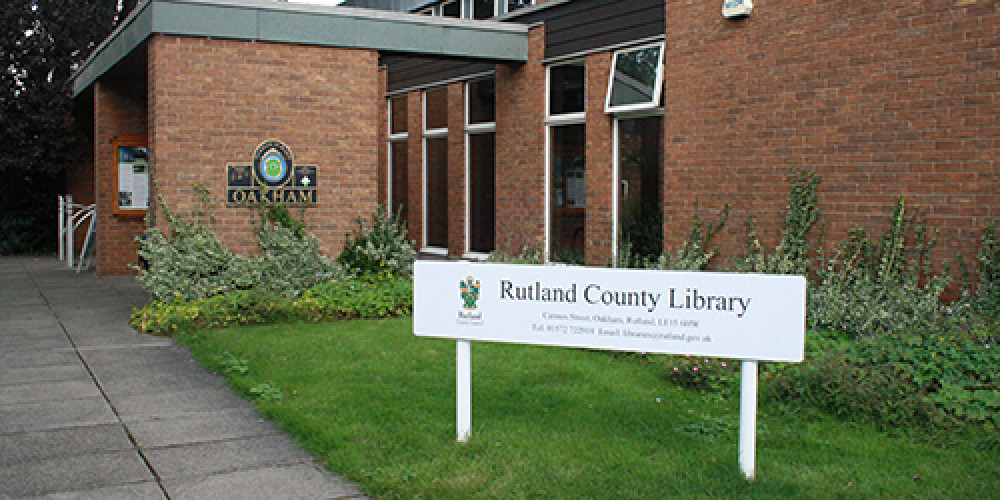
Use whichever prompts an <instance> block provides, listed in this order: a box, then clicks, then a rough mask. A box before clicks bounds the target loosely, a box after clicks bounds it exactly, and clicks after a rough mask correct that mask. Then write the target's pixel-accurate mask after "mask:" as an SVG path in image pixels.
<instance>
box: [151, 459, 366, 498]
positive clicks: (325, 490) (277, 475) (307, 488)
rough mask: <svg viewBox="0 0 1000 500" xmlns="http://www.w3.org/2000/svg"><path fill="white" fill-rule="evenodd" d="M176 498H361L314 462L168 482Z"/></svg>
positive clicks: (168, 489) (166, 486)
mask: <svg viewBox="0 0 1000 500" xmlns="http://www.w3.org/2000/svg"><path fill="white" fill-rule="evenodd" d="M164 487H165V488H166V489H167V491H169V492H170V498H171V499H173V500H230V499H231V500H244V499H247V498H267V499H269V500H299V499H301V500H306V499H308V500H313V499H320V498H322V499H344V500H347V499H361V498H367V497H366V496H364V493H362V492H361V490H359V489H358V488H357V487H356V486H354V485H352V484H350V483H348V482H346V481H344V480H341V479H337V478H331V477H330V474H329V473H328V472H326V471H324V470H322V469H321V468H319V467H318V466H316V465H313V464H297V465H289V466H279V467H266V468H261V469H253V470H242V471H236V472H230V473H226V474H215V475H211V476H202V477H196V478H188V479H176V480H166V481H164Z"/></svg>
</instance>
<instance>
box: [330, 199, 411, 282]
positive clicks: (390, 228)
mask: <svg viewBox="0 0 1000 500" xmlns="http://www.w3.org/2000/svg"><path fill="white" fill-rule="evenodd" d="M357 223H358V229H357V231H356V232H355V233H354V234H348V235H347V243H345V244H344V250H343V252H341V254H340V257H338V258H337V262H339V263H340V264H341V265H343V266H344V267H346V268H348V269H349V270H351V271H353V272H354V273H356V274H380V273H382V272H385V271H388V272H389V273H391V274H393V275H396V276H410V275H411V274H412V273H413V261H414V260H416V258H417V253H416V251H414V250H413V246H412V245H411V244H410V242H409V241H407V240H406V223H405V222H403V221H402V220H401V219H400V216H399V213H398V212H396V213H391V214H388V215H386V210H385V208H383V207H379V208H378V209H376V210H375V213H374V214H372V216H371V221H370V223H369V224H368V227H365V223H364V220H362V218H361V217H358V218H357Z"/></svg>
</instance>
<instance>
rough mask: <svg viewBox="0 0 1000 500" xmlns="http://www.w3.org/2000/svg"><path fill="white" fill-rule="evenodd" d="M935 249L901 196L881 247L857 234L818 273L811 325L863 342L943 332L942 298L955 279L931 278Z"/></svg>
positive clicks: (861, 232)
mask: <svg viewBox="0 0 1000 500" xmlns="http://www.w3.org/2000/svg"><path fill="white" fill-rule="evenodd" d="M914 224H915V225H914ZM933 245H934V240H933V239H928V236H927V227H926V226H925V225H924V223H923V221H922V217H919V216H918V217H913V216H911V215H910V214H908V213H907V211H906V204H905V203H904V201H903V198H902V197H900V198H899V200H898V201H897V203H896V207H895V209H894V210H893V213H892V216H891V217H890V221H889V227H888V228H887V229H886V231H885V233H884V234H883V236H882V239H881V242H880V243H879V244H878V245H876V244H874V243H872V242H871V240H869V239H868V237H867V235H866V234H865V232H864V230H863V229H860V228H859V229H856V230H854V231H853V232H851V234H849V235H848V238H847V239H846V240H845V242H844V244H843V248H842V249H841V250H840V251H839V252H838V254H837V255H836V256H835V257H834V258H833V259H831V260H830V262H829V263H828V265H827V267H826V269H825V270H823V271H821V272H819V273H818V275H819V283H817V284H815V285H814V286H811V287H810V288H809V300H808V316H809V324H810V325H811V326H812V327H814V328H834V329H837V330H841V331H844V332H849V333H851V334H853V335H856V336H859V337H863V336H873V335H880V334H885V333H892V332H901V331H906V330H912V329H933V328H940V327H942V326H943V325H944V323H945V322H944V319H945V318H944V312H945V306H944V305H942V302H941V296H942V294H943V293H944V291H945V289H946V288H947V287H948V284H949V283H950V281H951V278H950V277H949V276H948V275H947V274H938V275H933V274H931V271H930V265H929V256H930V250H931V248H932V247H933Z"/></svg>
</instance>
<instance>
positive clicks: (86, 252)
mask: <svg viewBox="0 0 1000 500" xmlns="http://www.w3.org/2000/svg"><path fill="white" fill-rule="evenodd" d="M96 212H97V206H96V205H95V204H93V203H91V204H90V205H82V204H80V203H74V202H73V195H71V194H68V195H65V196H63V195H59V235H58V240H59V260H65V261H66V266H67V267H69V268H71V269H72V268H73V263H74V258H73V252H74V248H75V247H76V245H75V242H76V230H77V229H79V228H80V226H81V225H83V223H84V222H87V221H88V219H89V222H90V223H89V225H88V226H87V236H86V237H85V238H84V240H83V247H82V248H80V255H79V256H78V258H77V259H75V261H76V272H80V270H81V269H83V265H84V262H85V261H86V262H88V264H89V261H90V258H91V255H92V254H93V247H94V223H95V221H96V220H97V218H96V217H95V216H94V214H95V213H96Z"/></svg>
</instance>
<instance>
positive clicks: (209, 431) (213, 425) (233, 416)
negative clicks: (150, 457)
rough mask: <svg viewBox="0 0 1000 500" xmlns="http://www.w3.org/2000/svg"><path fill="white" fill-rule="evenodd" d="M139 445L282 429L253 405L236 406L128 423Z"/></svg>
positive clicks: (208, 439) (191, 441)
mask: <svg viewBox="0 0 1000 500" xmlns="http://www.w3.org/2000/svg"><path fill="white" fill-rule="evenodd" d="M128 427H129V430H130V431H131V432H132V436H133V437H134V438H135V442H136V444H138V445H139V446H141V447H143V448H164V447H169V446H178V445H185V444H196V443H207V442H212V441H221V440H233V439H239V438H248V437H253V436H268V435H271V434H281V429H279V428H278V426H277V425H275V424H274V423H272V422H269V421H267V420H265V419H263V418H261V417H260V415H259V414H257V412H256V411H255V410H253V409H252V408H233V409H228V410H219V411H214V412H204V413H194V414H188V415H180V416H175V417H166V418H162V417H161V418H154V419H150V420H141V421H136V422H129V424H128Z"/></svg>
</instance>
